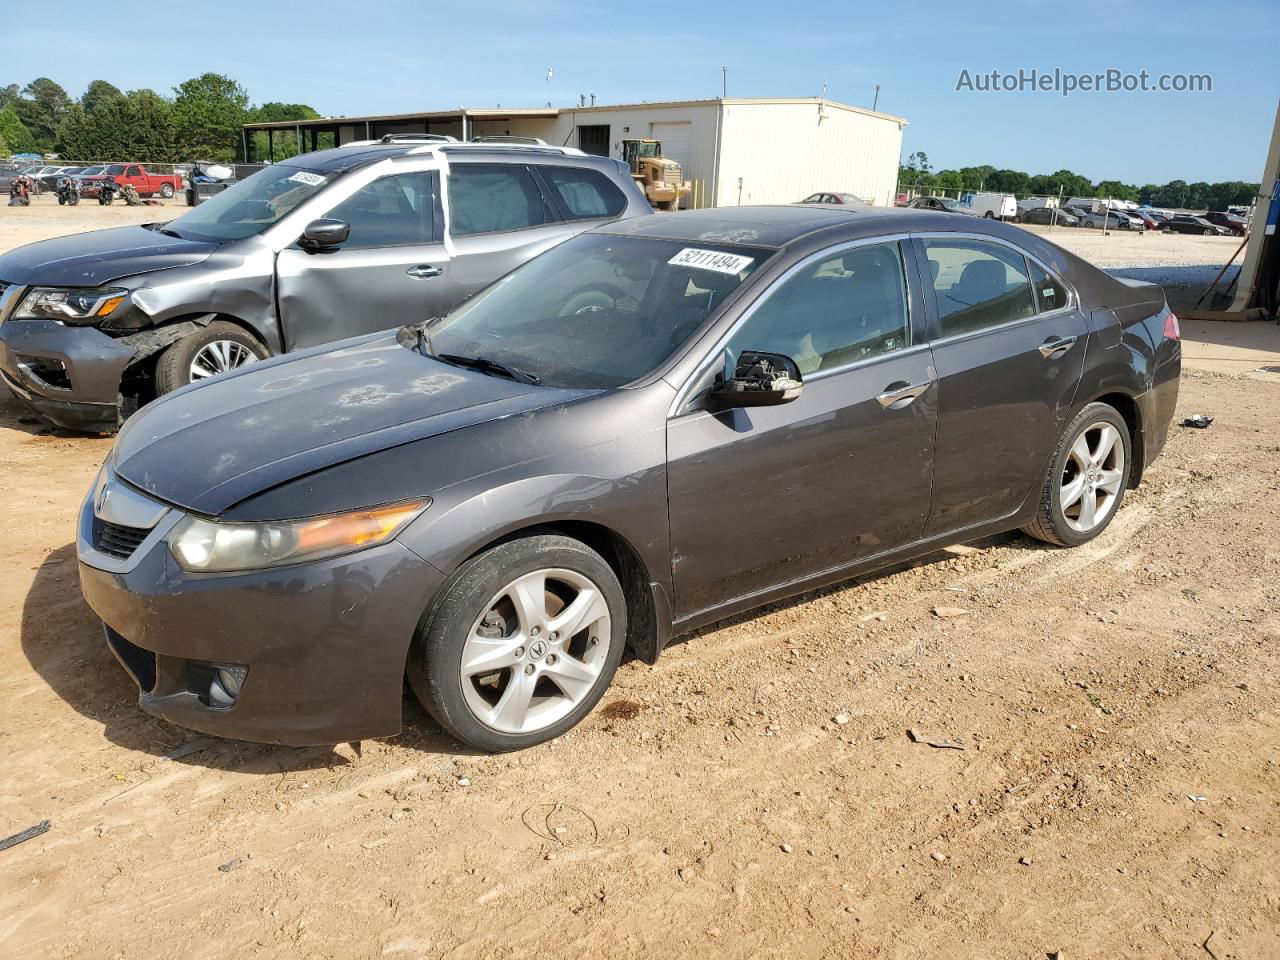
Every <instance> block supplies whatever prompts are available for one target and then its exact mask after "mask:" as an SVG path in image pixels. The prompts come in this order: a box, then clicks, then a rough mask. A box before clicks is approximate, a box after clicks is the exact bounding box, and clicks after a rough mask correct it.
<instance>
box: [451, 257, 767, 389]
mask: <svg viewBox="0 0 1280 960" xmlns="http://www.w3.org/2000/svg"><path fill="white" fill-rule="evenodd" d="M772 252H773V251H771V250H764V249H760V248H758V247H737V246H726V245H722V244H716V243H712V244H694V243H686V242H683V241H677V240H655V239H650V238H647V237H646V238H641V237H617V236H610V235H609V234H599V233H596V234H591V233H588V234H582V235H581V236H578V237H574V238H573V239H571V240H566V241H565V242H564V243H562V244H561V245H560V246H558V247H555V248H554V249H552V250H550V251H548V252H547V253H544V254H543V255H542V256H540V257H536V258H534V259H533V260H531V261H530V262H529V263H527V264H525V265H524V266H522V267H520V268H519V269H518V270H515V271H514V272H512V273H509V274H508V275H507V276H506V277H504V278H503V279H501V280H499V281H498V282H497V283H495V284H494V285H493V286H491V287H489V288H488V289H487V290H485V291H484V292H483V293H481V294H479V295H478V296H476V297H475V298H474V299H472V300H469V301H468V302H467V303H465V304H463V305H462V306H460V307H458V308H457V309H456V310H454V311H453V313H451V314H449V315H448V316H447V317H445V318H444V319H443V320H441V321H439V322H438V323H437V324H435V325H433V326H432V327H430V328H428V331H427V333H428V335H429V337H430V349H431V352H432V353H434V354H437V355H439V354H450V355H452V356H461V357H470V358H476V357H479V358H483V359H484V360H490V361H493V362H495V363H500V364H502V365H503V366H506V367H509V368H511V369H514V370H519V371H521V372H522V373H527V374H531V375H533V376H535V377H537V378H538V379H539V380H540V381H541V382H542V383H544V384H547V385H550V386H560V387H573V388H597V389H607V388H612V387H618V386H621V385H623V384H625V383H630V382H631V381H632V380H637V379H639V378H640V377H642V376H644V375H645V374H646V373H649V372H650V371H651V370H653V369H654V368H655V367H657V366H658V364H659V363H661V362H662V361H663V360H665V359H666V358H667V357H668V356H670V355H671V354H672V353H674V352H675V351H676V349H677V348H679V347H680V346H681V345H682V344H684V343H685V341H687V340H688V339H689V337H690V336H691V335H692V334H693V333H694V331H696V330H697V329H698V327H700V326H701V325H702V322H703V321H704V320H705V319H706V318H707V317H708V316H709V315H710V313H711V312H712V310H714V309H715V308H716V307H718V306H719V305H720V304H721V303H722V302H723V301H724V299H725V298H726V297H728V296H729V295H730V294H731V293H732V292H733V291H734V290H736V289H737V288H738V286H739V285H740V284H741V283H742V281H744V280H745V279H746V278H747V277H748V276H750V275H751V274H752V273H753V272H754V271H755V270H756V269H757V268H758V267H759V266H760V265H761V264H762V263H764V261H765V260H767V259H768V258H769V256H770V255H771V254H772Z"/></svg>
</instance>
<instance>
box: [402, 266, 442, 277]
mask: <svg viewBox="0 0 1280 960" xmlns="http://www.w3.org/2000/svg"><path fill="white" fill-rule="evenodd" d="M405 272H406V273H408V274H409V276H411V277H417V278H418V279H419V280H426V279H427V278H428V277H438V276H440V274H442V273H444V269H443V268H442V267H437V266H436V265H435V264H434V263H420V264H418V266H416V267H410V268H409V269H408V270H406V271H405Z"/></svg>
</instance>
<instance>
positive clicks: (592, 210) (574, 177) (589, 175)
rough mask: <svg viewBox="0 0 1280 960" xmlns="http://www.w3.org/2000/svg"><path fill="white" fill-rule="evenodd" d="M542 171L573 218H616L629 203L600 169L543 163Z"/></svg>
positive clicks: (540, 170)
mask: <svg viewBox="0 0 1280 960" xmlns="http://www.w3.org/2000/svg"><path fill="white" fill-rule="evenodd" d="M538 171H539V172H540V173H541V174H542V175H543V177H545V178H546V180H547V182H548V183H550V184H551V188H552V189H553V190H555V192H556V194H557V195H558V196H559V197H560V202H561V203H562V204H564V209H565V212H566V213H568V215H569V219H570V220H590V219H592V218H594V217H616V216H617V215H618V214H620V213H621V212H622V209H623V207H625V206H626V205H627V198H626V196H625V195H624V194H623V192H622V191H621V190H619V189H618V187H617V185H615V184H614V183H613V181H611V180H610V179H609V178H608V177H606V176H605V175H604V174H603V173H601V172H600V171H599V170H592V169H590V168H587V167H551V166H546V167H544V166H539V167H538ZM455 232H456V231H455Z"/></svg>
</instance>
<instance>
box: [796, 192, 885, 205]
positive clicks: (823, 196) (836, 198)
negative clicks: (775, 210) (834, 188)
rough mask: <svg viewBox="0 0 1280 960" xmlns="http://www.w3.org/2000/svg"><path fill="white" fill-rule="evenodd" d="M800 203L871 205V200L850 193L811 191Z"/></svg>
mask: <svg viewBox="0 0 1280 960" xmlns="http://www.w3.org/2000/svg"><path fill="white" fill-rule="evenodd" d="M799 202H800V203H837V204H844V205H845V206H851V205H852V206H863V207H869V206H871V202H870V201H868V200H863V199H862V198H861V197H855V196H854V195H853V194H852V193H811V194H809V196H807V197H805V198H804V199H803V200H801V201H799Z"/></svg>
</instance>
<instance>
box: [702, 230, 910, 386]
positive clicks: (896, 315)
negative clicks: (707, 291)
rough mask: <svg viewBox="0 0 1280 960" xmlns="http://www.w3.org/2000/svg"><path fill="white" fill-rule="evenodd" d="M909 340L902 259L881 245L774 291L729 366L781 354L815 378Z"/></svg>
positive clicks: (809, 270) (739, 336) (843, 256)
mask: <svg viewBox="0 0 1280 960" xmlns="http://www.w3.org/2000/svg"><path fill="white" fill-rule="evenodd" d="M909 339H910V338H909V333H908V328H907V286H906V278H905V276H904V273H903V269H902V253H901V251H900V250H899V248H898V245H897V244H896V243H877V244H871V245H868V246H863V247H855V248H853V249H852V250H846V251H844V252H843V253H840V254H837V255H835V256H832V257H829V258H825V259H821V260H818V261H817V262H816V263H812V264H810V265H809V266H807V267H805V268H804V269H803V270H802V271H800V272H799V273H797V274H795V275H793V276H792V277H790V278H789V279H787V280H785V281H784V282H783V283H782V285H781V286H779V287H776V288H774V289H773V290H772V292H771V293H769V294H768V296H767V299H765V300H764V302H762V303H761V304H760V306H759V307H758V308H757V309H756V311H755V312H754V313H752V314H751V316H750V317H749V318H748V319H747V321H746V322H745V323H744V324H743V325H742V326H741V327H740V328H739V329H738V331H737V332H736V333H735V334H734V335H733V339H732V341H731V342H730V344H729V353H730V356H729V357H728V358H727V359H729V360H731V361H732V362H733V363H734V364H736V363H737V358H738V355H739V354H740V353H741V352H742V351H743V350H763V351H767V352H769V353H781V354H784V355H786V356H788V357H791V358H792V359H793V360H795V362H796V365H797V366H798V367H799V368H800V372H801V373H802V374H810V373H814V372H816V371H818V370H829V369H831V368H833V367H840V366H844V365H845V364H848V363H853V362H854V361H857V360H863V359H865V358H867V357H874V356H878V355H880V354H883V353H889V352H890V351H893V350H900V349H902V348H903V347H905V346H906V345H907V343H908V342H909Z"/></svg>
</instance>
